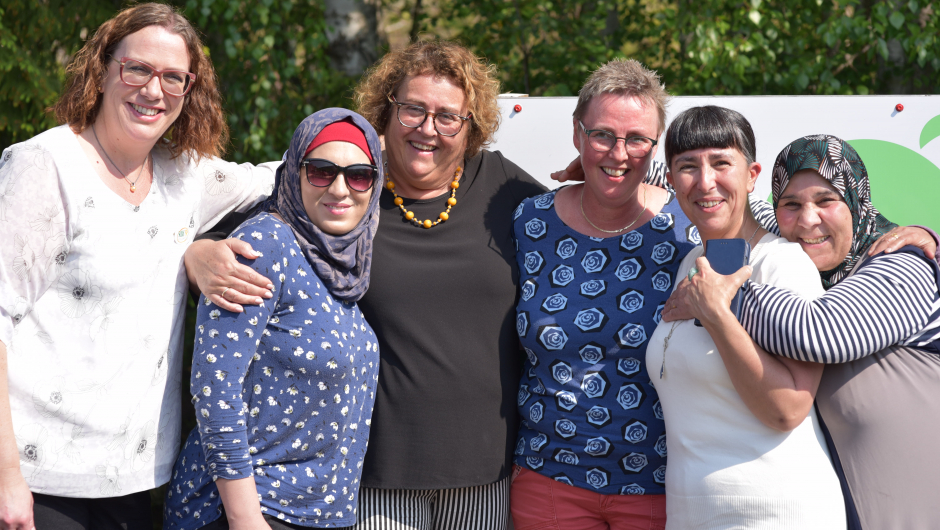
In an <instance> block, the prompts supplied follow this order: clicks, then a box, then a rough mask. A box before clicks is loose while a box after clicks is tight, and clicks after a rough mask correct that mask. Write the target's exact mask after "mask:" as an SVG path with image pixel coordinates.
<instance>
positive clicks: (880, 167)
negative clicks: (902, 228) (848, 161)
mask: <svg viewBox="0 0 940 530" xmlns="http://www.w3.org/2000/svg"><path fill="white" fill-rule="evenodd" d="M938 136H940V116H935V117H933V118H932V119H931V120H930V121H928V122H927V124H926V125H924V128H923V130H922V131H921V133H920V148H921V149H923V148H924V146H925V145H927V144H928V143H929V142H930V141H931V140H934V139H935V138H937V137H938ZM849 143H850V144H852V147H854V148H855V150H856V151H858V155H859V156H860V157H861V158H862V161H863V162H865V167H866V168H867V169H868V178H869V180H870V181H871V196H872V201H871V202H872V204H874V205H875V208H878V210H879V211H880V212H881V213H883V214H884V216H885V217H887V218H888V219H889V220H891V221H892V222H894V223H897V224H899V225H913V224H918V225H926V226H929V227H930V228H933V229H934V230H935V231H938V232H940V208H938V207H937V200H938V199H940V168H938V167H937V166H936V165H934V164H933V162H931V161H930V160H928V159H926V158H924V156H923V155H921V154H920V153H918V152H917V151H913V150H911V149H908V148H907V147H904V146H902V145H898V144H894V143H891V142H886V141H884V140H849Z"/></svg>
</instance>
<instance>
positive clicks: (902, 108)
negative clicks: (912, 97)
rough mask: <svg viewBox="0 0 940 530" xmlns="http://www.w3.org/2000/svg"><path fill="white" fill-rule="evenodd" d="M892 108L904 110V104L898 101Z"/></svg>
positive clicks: (899, 110)
mask: <svg viewBox="0 0 940 530" xmlns="http://www.w3.org/2000/svg"><path fill="white" fill-rule="evenodd" d="M894 110H896V111H898V112H901V111H902V110H904V105H902V104H900V103H898V104H897V105H895V106H894Z"/></svg>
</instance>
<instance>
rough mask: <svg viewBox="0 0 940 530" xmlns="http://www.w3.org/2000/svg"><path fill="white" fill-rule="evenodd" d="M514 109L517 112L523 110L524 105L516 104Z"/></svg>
mask: <svg viewBox="0 0 940 530" xmlns="http://www.w3.org/2000/svg"><path fill="white" fill-rule="evenodd" d="M512 110H514V111H516V112H522V105H516V106H515V107H513V108H512Z"/></svg>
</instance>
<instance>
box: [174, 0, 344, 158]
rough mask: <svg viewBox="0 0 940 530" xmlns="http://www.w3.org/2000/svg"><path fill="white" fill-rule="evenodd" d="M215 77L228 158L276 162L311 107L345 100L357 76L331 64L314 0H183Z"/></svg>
mask: <svg viewBox="0 0 940 530" xmlns="http://www.w3.org/2000/svg"><path fill="white" fill-rule="evenodd" d="M184 7H185V14H186V15H187V17H189V19H190V20H191V21H192V22H193V23H194V24H195V25H196V26H197V27H199V28H201V29H202V31H204V32H205V41H206V42H205V43H206V46H207V47H208V50H209V53H210V57H211V58H212V63H213V65H214V66H215V68H216V71H217V73H218V75H219V81H220V89H221V91H222V95H223V97H224V100H225V101H224V107H225V111H226V113H227V115H228V120H229V126H230V127H231V130H232V143H233V147H234V149H233V150H232V151H231V152H230V153H229V155H228V158H230V159H232V160H236V161H253V162H260V161H264V160H277V159H280V158H281V155H282V153H283V152H284V151H285V150H287V147H288V144H289V142H290V138H291V136H292V135H293V132H294V129H295V128H296V127H297V124H298V123H300V121H301V120H303V118H305V117H306V116H307V115H309V114H311V113H312V112H314V111H315V110H318V109H321V108H324V107H330V106H342V107H348V106H350V105H351V103H352V101H351V93H350V88H351V86H352V85H353V84H354V83H355V81H356V78H355V77H351V76H348V75H346V74H344V73H341V72H339V71H336V70H333V69H332V68H331V64H330V57H329V55H328V49H329V45H330V42H329V39H328V37H327V25H326V22H325V19H324V13H323V6H322V3H321V2H319V1H318V0H277V1H275V0H260V1H258V2H243V1H238V0H189V1H188V2H186V3H185V6H184Z"/></svg>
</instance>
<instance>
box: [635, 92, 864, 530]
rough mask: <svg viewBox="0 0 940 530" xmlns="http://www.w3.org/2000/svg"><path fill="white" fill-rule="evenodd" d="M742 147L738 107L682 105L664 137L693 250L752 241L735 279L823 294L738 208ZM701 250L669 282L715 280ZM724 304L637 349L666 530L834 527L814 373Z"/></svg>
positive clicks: (801, 258) (810, 270) (797, 259)
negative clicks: (656, 407) (659, 430)
mask: <svg viewBox="0 0 940 530" xmlns="http://www.w3.org/2000/svg"><path fill="white" fill-rule="evenodd" d="M754 146H755V141H754V133H753V131H752V129H751V126H750V124H749V123H748V122H747V120H746V119H745V118H744V116H742V115H741V114H739V113H738V112H735V111H733V110H730V109H725V108H721V107H714V106H706V107H695V108H692V109H689V110H686V111H685V112H683V113H682V114H680V115H679V116H677V117H676V118H675V120H674V121H673V123H672V124H671V125H670V126H669V129H668V130H667V132H666V146H665V147H666V161H667V165H668V166H669V172H668V173H667V179H668V180H669V182H670V183H671V184H672V185H673V186H674V187H675V190H676V195H677V197H678V199H679V204H680V206H681V207H682V210H683V212H685V214H686V215H687V216H688V217H689V219H690V220H691V221H692V222H693V223H694V224H695V225H696V227H697V228H698V231H699V234H700V236H701V239H702V242H703V244H704V245H708V243H709V241H712V240H718V239H732V238H738V239H743V240H745V241H746V242H747V243H748V245H752V248H751V251H750V260H749V265H748V266H746V267H744V268H743V270H742V272H740V273H739V274H747V273H749V272H750V276H751V281H752V282H754V283H760V284H769V285H775V286H777V287H782V288H785V289H788V290H790V291H792V292H794V293H796V294H797V295H798V296H800V297H803V298H807V299H813V298H816V297H818V296H820V295H821V294H822V293H823V289H822V286H821V285H820V284H819V282H818V281H817V280H816V277H815V273H814V271H815V267H814V266H813V263H812V261H811V260H810V259H809V258H808V257H807V256H806V255H805V254H804V253H803V252H802V251H801V249H800V247H799V246H798V245H794V244H791V243H788V242H787V241H786V240H785V239H783V238H781V237H778V236H775V235H774V234H772V233H769V232H767V230H765V229H764V228H762V227H761V226H760V224H759V223H758V222H757V220H755V219H754V216H753V215H752V214H751V211H750V208H748V193H750V192H752V191H753V190H754V185H755V183H756V181H757V177H758V175H759V174H760V171H761V166H760V164H759V163H758V162H756V161H755V158H756V153H755V147H754ZM704 251H705V249H704V246H699V247H696V248H695V249H693V250H692V251H691V252H690V253H689V254H688V255H687V256H686V257H685V259H684V260H683V261H682V264H681V266H680V267H679V274H680V277H682V276H686V275H687V276H688V278H691V279H693V281H694V277H696V275H702V276H710V275H713V274H716V273H715V272H714V271H712V270H711V269H709V268H707V264H708V260H707V259H705V258H704V257H703V254H704ZM671 303H672V302H671V301H667V303H666V304H667V307H669V306H670V304H671ZM729 306H730V300H729V303H727V304H724V305H723V306H722V307H719V308H715V310H713V311H710V312H706V311H702V310H694V311H693V315H692V316H694V317H696V318H698V319H699V320H700V321H701V326H696V325H695V324H694V323H693V321H692V320H691V319H689V320H678V321H674V322H661V323H660V325H659V326H658V327H657V328H656V331H655V332H654V333H653V335H652V337H651V338H650V343H649V346H648V347H647V370H648V373H649V377H650V379H651V380H652V382H653V384H655V385H656V389H657V391H658V392H659V397H660V400H661V401H662V407H663V416H664V418H665V422H666V436H667V439H668V447H669V465H668V466H667V469H666V513H667V519H666V528H667V529H672V528H675V529H680V528H681V529H690V528H702V529H706V528H719V527H721V528H729V527H734V528H757V529H770V528H818V529H820V530H823V529H831V528H844V527H845V512H844V510H843V502H842V492H841V489H840V486H839V480H838V478H837V477H836V474H835V471H834V470H833V468H832V464H831V463H830V462H829V454H828V452H827V449H826V444H825V441H824V438H823V434H822V430H821V428H820V426H819V422H818V421H817V418H816V413H815V411H814V409H813V399H814V397H815V393H816V389H817V387H818V385H819V379H820V376H821V374H822V369H821V368H820V367H819V366H818V365H813V364H811V363H804V362H800V361H794V360H791V359H785V358H780V357H776V356H774V355H771V354H768V353H767V352H765V351H764V350H763V349H761V348H760V347H759V346H758V345H757V344H756V343H755V342H754V341H753V340H751V338H750V336H748V334H747V332H746V331H745V330H744V329H743V328H742V327H741V325H740V324H739V323H738V321H737V319H736V318H735V315H734V314H733V313H732V312H731V311H730V310H729ZM696 309H697V308H696Z"/></svg>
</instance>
